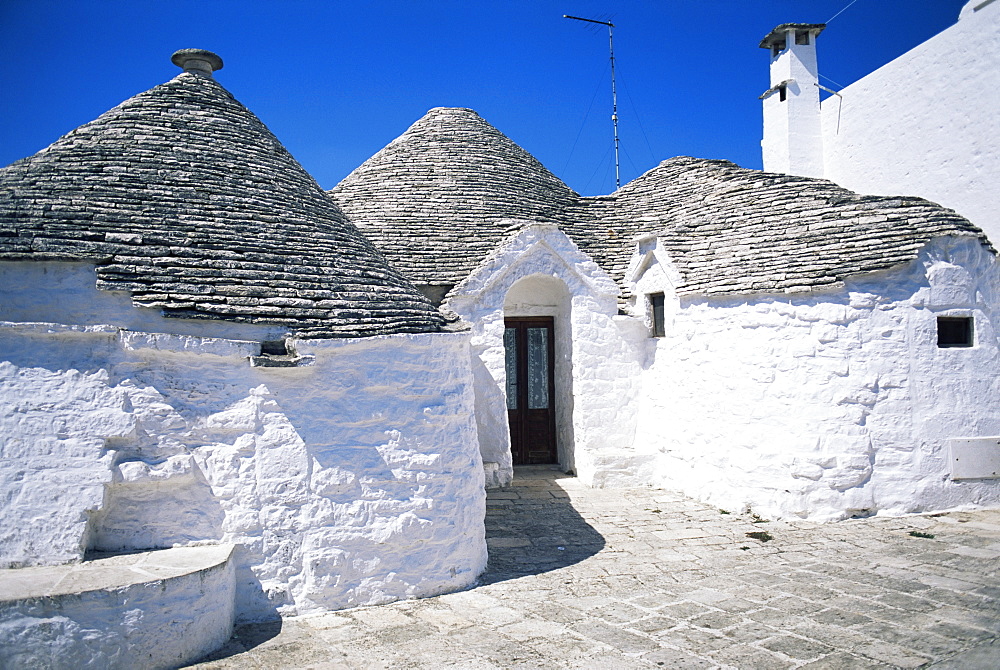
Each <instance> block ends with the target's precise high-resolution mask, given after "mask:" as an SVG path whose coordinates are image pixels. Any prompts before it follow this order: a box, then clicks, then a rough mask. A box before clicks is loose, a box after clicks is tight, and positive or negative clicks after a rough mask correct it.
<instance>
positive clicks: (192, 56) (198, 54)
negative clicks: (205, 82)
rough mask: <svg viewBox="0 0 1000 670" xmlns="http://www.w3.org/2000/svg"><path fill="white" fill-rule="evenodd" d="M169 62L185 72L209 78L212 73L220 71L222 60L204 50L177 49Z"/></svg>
mask: <svg viewBox="0 0 1000 670" xmlns="http://www.w3.org/2000/svg"><path fill="white" fill-rule="evenodd" d="M170 62H171V63H173V64H174V65H176V66H177V67H179V68H181V69H182V70H184V71H185V72H193V73H195V74H203V75H207V76H209V77H211V76H212V73H213V72H214V71H216V70H221V69H222V58H220V57H219V55H218V54H215V53H212V52H211V51H206V50H205V49H178V50H177V51H175V52H174V54H173V55H172V56H171V57H170Z"/></svg>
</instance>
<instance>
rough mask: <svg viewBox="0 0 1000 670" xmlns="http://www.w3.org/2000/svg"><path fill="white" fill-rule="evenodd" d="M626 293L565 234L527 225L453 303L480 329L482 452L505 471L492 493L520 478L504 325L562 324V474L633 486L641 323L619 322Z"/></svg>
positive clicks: (476, 346)
mask: <svg viewBox="0 0 1000 670" xmlns="http://www.w3.org/2000/svg"><path fill="white" fill-rule="evenodd" d="M617 294H618V287H617V285H616V284H615V283H614V281H613V280H612V279H611V278H610V277H609V276H608V275H607V274H606V273H604V271H602V270H601V269H600V268H598V267H597V265H596V264H595V263H594V262H593V261H592V260H590V258H589V257H588V256H587V255H586V254H584V253H582V252H581V251H580V250H579V249H578V248H577V247H576V245H575V244H573V242H572V241H571V240H570V239H569V238H568V237H567V236H566V235H565V234H563V233H562V232H560V231H559V230H558V229H557V228H556V227H555V226H550V225H539V224H534V225H526V226H524V227H523V228H522V229H521V230H520V231H519V232H517V233H516V234H514V235H513V236H512V237H511V238H510V239H508V240H507V241H506V242H505V243H504V244H503V245H501V247H500V248H499V249H498V250H497V251H496V252H495V253H494V254H493V255H491V256H490V257H489V258H488V259H487V260H486V261H484V263H483V264H482V265H481V266H480V267H479V268H478V269H477V270H476V271H475V272H473V273H472V274H471V275H470V276H469V277H468V278H467V279H466V280H465V281H463V282H462V283H461V284H459V285H458V286H456V287H455V289H454V290H453V291H452V292H451V293H450V294H449V297H448V299H447V301H446V304H447V306H448V307H450V308H451V309H453V310H454V311H455V312H456V313H457V314H459V315H460V316H461V317H462V318H463V319H465V320H466V321H468V322H469V323H471V324H472V326H473V334H472V354H473V366H474V367H476V368H477V371H478V372H477V377H476V395H477V402H476V413H477V421H478V426H479V439H480V448H481V451H482V457H483V460H484V461H486V462H495V463H497V464H498V469H497V472H496V475H495V476H494V479H493V480H492V481H489V482H487V483H488V484H490V485H492V486H503V485H507V484H509V483H510V481H511V478H512V477H513V468H512V466H511V460H510V435H509V430H508V426H507V415H506V396H505V393H506V390H505V389H506V371H505V369H504V347H503V332H504V323H503V320H504V316H552V317H554V321H555V338H556V341H555V356H556V388H555V403H556V408H557V439H558V442H559V459H560V460H559V464H560V466H561V467H562V468H563V469H564V470H567V471H574V472H575V473H576V474H577V476H578V477H580V478H581V479H582V480H583V481H585V482H587V483H588V484H591V485H595V486H603V485H608V484H613V483H620V482H633V481H634V476H635V471H636V454H635V452H634V451H633V449H632V444H633V439H632V438H633V433H634V429H635V412H634V408H635V402H634V401H635V391H636V390H637V385H636V383H635V379H636V377H637V371H638V359H637V349H636V346H635V344H634V342H633V340H634V338H635V335H636V333H635V330H634V329H633V328H632V326H631V324H632V322H633V321H634V320H631V319H626V318H619V317H618V316H617V312H618V306H617V298H616V296H617ZM643 335H644V334H643ZM629 338H632V340H630V339H629ZM630 342H633V343H632V344H630Z"/></svg>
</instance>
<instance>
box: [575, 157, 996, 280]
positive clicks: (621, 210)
mask: <svg viewBox="0 0 1000 670" xmlns="http://www.w3.org/2000/svg"><path fill="white" fill-rule="evenodd" d="M564 229H565V230H566V232H567V234H569V235H570V237H572V238H573V239H574V240H575V241H576V242H577V244H578V245H579V246H580V248H581V249H583V250H584V251H586V252H587V253H589V254H590V255H591V256H593V257H594V258H595V260H597V261H598V263H599V264H601V265H602V266H603V267H604V268H605V269H606V270H607V271H608V272H609V273H611V275H612V276H613V277H614V278H615V279H617V280H619V281H621V279H622V278H623V276H624V271H625V267H626V265H627V263H628V261H629V258H630V257H631V254H632V251H633V249H634V243H633V242H632V240H633V239H634V236H635V235H637V234H656V235H657V236H658V237H659V238H660V240H661V242H662V244H663V245H664V248H665V249H666V250H667V252H668V253H669V254H670V256H671V258H672V259H673V261H674V263H675V264H676V266H677V270H678V272H679V273H680V275H681V280H682V283H681V285H679V286H677V287H676V289H677V292H678V294H680V295H723V294H748V293H771V292H779V293H783V292H797V291H807V290H816V289H821V288H823V287H828V286H831V285H834V284H837V283H838V282H841V281H843V280H844V279H845V278H847V277H850V276H853V275H859V274H864V273H868V272H874V271H878V270H885V269H888V268H891V267H894V266H897V265H900V264H903V263H907V262H910V261H912V260H913V259H915V258H916V257H917V254H918V253H919V252H920V249H921V248H922V247H923V246H924V245H925V244H927V243H928V242H929V241H930V240H931V239H933V238H935V237H940V236H945V235H958V236H971V237H975V238H978V239H979V240H980V242H981V243H982V244H983V245H984V246H987V247H989V242H988V241H987V239H986V236H985V234H984V233H983V231H982V230H980V229H979V228H977V227H976V226H975V225H973V224H972V223H971V222H969V221H968V220H967V219H965V218H963V217H962V216H960V215H958V214H956V213H955V212H954V211H952V210H950V209H946V208H944V207H941V206H940V205H937V204H935V203H933V202H929V201H927V200H924V199H923V198H915V197H903V196H899V197H885V196H866V195H859V194H857V193H854V192H853V191H849V190H847V189H845V188H842V187H840V186H837V185H836V184H834V183H833V182H830V181H827V180H824V179H811V178H808V177H796V176H791V175H785V174H774V173H768V172H760V171H758V170H748V169H746V168H741V167H739V166H737V165H735V164H734V163H731V162H729V161H724V160H705V159H698V158H690V157H687V156H679V157H677V158H671V159H670V160H666V161H663V162H662V163H661V164H660V165H659V166H657V167H655V168H653V169H652V170H650V171H649V172H647V173H645V174H644V175H642V176H641V177H639V178H637V179H635V180H634V181H632V182H630V183H629V184H626V185H625V186H623V187H622V188H621V189H619V190H618V191H617V192H615V193H614V194H613V195H610V196H602V197H597V198H581V199H580V202H579V204H578V205H577V206H576V207H575V208H573V209H572V210H570V211H568V212H567V224H566V225H565V226H564Z"/></svg>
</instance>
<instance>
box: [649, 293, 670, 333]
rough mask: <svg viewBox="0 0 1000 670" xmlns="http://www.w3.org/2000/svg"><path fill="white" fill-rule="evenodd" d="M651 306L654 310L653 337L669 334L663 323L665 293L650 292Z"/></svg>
mask: <svg viewBox="0 0 1000 670" xmlns="http://www.w3.org/2000/svg"><path fill="white" fill-rule="evenodd" d="M649 306H650V309H652V310H653V337H663V336H664V335H666V334H667V331H666V328H665V327H664V325H663V294H662V293H650V294H649Z"/></svg>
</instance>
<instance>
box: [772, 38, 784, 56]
mask: <svg viewBox="0 0 1000 670" xmlns="http://www.w3.org/2000/svg"><path fill="white" fill-rule="evenodd" d="M784 50H785V43H784V42H775V43H774V44H772V45H771V58H777V57H778V55H779V54H780V53H781V52H782V51H784Z"/></svg>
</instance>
